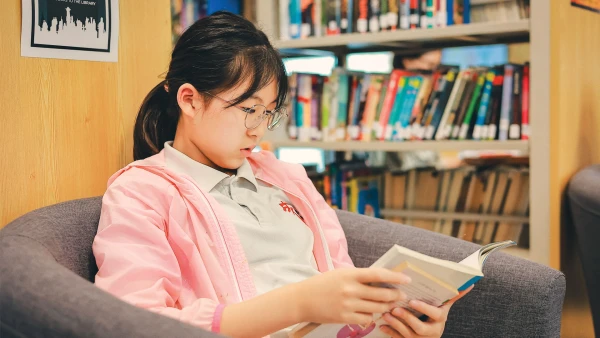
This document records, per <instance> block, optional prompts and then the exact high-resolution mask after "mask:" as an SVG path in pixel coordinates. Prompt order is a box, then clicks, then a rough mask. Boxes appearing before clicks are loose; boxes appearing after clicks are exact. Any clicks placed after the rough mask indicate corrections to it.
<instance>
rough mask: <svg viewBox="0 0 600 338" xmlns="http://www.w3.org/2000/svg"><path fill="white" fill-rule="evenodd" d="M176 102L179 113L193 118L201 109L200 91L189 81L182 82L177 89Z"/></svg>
mask: <svg viewBox="0 0 600 338" xmlns="http://www.w3.org/2000/svg"><path fill="white" fill-rule="evenodd" d="M177 104H178V105H179V108H180V109H181V114H182V115H184V116H187V117H189V118H191V119H194V118H195V117H196V115H197V114H198V113H199V112H200V110H201V109H202V101H201V97H200V93H198V91H197V90H196V88H194V86H192V85H191V84H189V83H184V84H183V85H181V86H180V87H179V90H177Z"/></svg>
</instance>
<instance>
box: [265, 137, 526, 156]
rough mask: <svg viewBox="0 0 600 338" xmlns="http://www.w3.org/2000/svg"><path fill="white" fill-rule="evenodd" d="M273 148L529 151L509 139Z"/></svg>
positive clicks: (278, 143) (287, 143)
mask: <svg viewBox="0 0 600 338" xmlns="http://www.w3.org/2000/svg"><path fill="white" fill-rule="evenodd" d="M272 145H273V147H275V148H282V147H297V148H319V149H323V150H333V151H417V150H432V151H463V150H491V151H501V150H506V151H514V150H516V151H519V152H521V153H522V154H527V153H528V152H529V142H528V141H526V140H510V141H406V142H383V141H382V142H377V141H375V142H362V141H339V142H325V141H309V142H301V141H294V140H285V139H278V140H274V141H272Z"/></svg>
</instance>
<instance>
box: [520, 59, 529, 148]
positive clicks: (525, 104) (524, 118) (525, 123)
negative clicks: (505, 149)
mask: <svg viewBox="0 0 600 338" xmlns="http://www.w3.org/2000/svg"><path fill="white" fill-rule="evenodd" d="M521 101H522V103H521V112H522V114H521V139H523V140H528V139H529V64H525V66H524V67H523V95H522V98H521Z"/></svg>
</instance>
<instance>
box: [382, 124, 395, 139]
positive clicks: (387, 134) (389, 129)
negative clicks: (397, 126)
mask: <svg viewBox="0 0 600 338" xmlns="http://www.w3.org/2000/svg"><path fill="white" fill-rule="evenodd" d="M393 129H394V128H392V127H390V126H387V128H385V133H384V134H385V139H386V140H390V139H392V132H393Z"/></svg>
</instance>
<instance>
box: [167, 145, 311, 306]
mask: <svg viewBox="0 0 600 338" xmlns="http://www.w3.org/2000/svg"><path fill="white" fill-rule="evenodd" d="M172 144H173V142H166V143H165V158H166V165H167V167H168V168H169V169H171V170H174V171H175V172H179V173H183V174H187V175H189V176H190V177H192V178H193V179H194V180H195V181H196V183H197V184H198V186H199V187H200V188H202V189H203V190H205V191H208V192H209V193H210V195H211V196H212V197H214V198H215V199H216V200H217V202H218V203H219V204H220V205H221V206H222V207H223V209H224V210H225V212H227V215H228V216H229V218H230V219H231V221H232V223H233V225H234V226H235V228H236V230H237V233H238V236H239V238H240V242H241V244H242V247H243V248H244V253H245V254H246V259H247V260H248V264H249V265H250V271H251V273H252V277H253V279H254V284H255V285H256V290H257V292H258V294H259V295H260V294H263V293H265V292H268V291H270V290H273V289H275V288H278V287H281V286H284V285H286V284H291V283H296V282H299V281H302V280H304V279H307V278H309V277H311V276H314V275H317V274H319V271H318V269H317V264H316V261H315V258H314V255H313V243H314V237H313V233H312V231H311V230H310V229H309V228H308V226H306V224H305V223H304V222H303V221H302V220H301V219H300V218H299V217H298V216H297V215H296V214H295V213H294V211H295V209H294V208H293V207H292V206H291V203H290V201H289V199H288V198H287V196H286V194H285V193H284V192H283V191H281V189H279V188H277V187H274V186H271V185H269V184H267V183H265V182H262V181H260V180H258V181H257V180H256V178H255V177H254V173H253V172H252V168H251V167H250V163H248V161H247V160H244V163H243V164H242V166H241V167H240V168H239V169H238V170H237V174H236V175H232V176H229V175H227V174H225V173H222V172H220V171H218V170H216V169H213V168H211V167H209V166H206V165H204V164H201V163H200V162H197V161H195V160H192V159H191V158H189V157H187V156H186V155H185V154H183V153H181V152H180V151H178V150H177V149H175V148H173V147H172Z"/></svg>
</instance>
